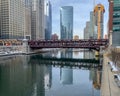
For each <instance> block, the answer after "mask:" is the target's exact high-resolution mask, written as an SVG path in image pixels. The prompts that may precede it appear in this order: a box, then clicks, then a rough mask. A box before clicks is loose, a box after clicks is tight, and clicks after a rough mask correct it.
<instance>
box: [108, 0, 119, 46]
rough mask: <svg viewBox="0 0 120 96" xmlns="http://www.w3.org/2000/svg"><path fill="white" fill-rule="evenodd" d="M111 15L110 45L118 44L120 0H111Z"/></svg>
mask: <svg viewBox="0 0 120 96" xmlns="http://www.w3.org/2000/svg"><path fill="white" fill-rule="evenodd" d="M110 2H112V1H110ZM112 16H113V22H112V27H113V28H112V46H120V0H113V15H112Z"/></svg>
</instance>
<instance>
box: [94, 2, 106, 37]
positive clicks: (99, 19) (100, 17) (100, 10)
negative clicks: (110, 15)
mask: <svg viewBox="0 0 120 96" xmlns="http://www.w3.org/2000/svg"><path fill="white" fill-rule="evenodd" d="M104 12H105V9H104V6H103V5H102V4H98V5H96V6H95V8H94V15H95V24H96V26H97V39H103V29H104V28H103V21H104Z"/></svg>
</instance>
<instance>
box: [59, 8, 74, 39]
mask: <svg viewBox="0 0 120 96" xmlns="http://www.w3.org/2000/svg"><path fill="white" fill-rule="evenodd" d="M60 33H61V39H73V7H72V6H63V7H61V8H60Z"/></svg>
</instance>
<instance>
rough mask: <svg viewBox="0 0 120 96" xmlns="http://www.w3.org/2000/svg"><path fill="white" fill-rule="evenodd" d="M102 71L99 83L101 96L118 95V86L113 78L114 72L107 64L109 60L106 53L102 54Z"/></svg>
mask: <svg viewBox="0 0 120 96" xmlns="http://www.w3.org/2000/svg"><path fill="white" fill-rule="evenodd" d="M103 58H104V59H103V72H102V82H101V83H102V84H101V96H120V88H119V87H118V86H117V84H116V82H115V80H114V74H115V73H114V72H112V71H111V67H110V65H109V64H108V62H109V61H110V60H109V59H108V58H107V56H106V55H104V56H103Z"/></svg>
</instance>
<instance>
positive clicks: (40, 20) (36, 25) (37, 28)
mask: <svg viewBox="0 0 120 96" xmlns="http://www.w3.org/2000/svg"><path fill="white" fill-rule="evenodd" d="M31 16H32V21H31V35H32V36H31V38H32V39H34V40H39V39H44V38H45V33H44V0H32V14H31Z"/></svg>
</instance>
